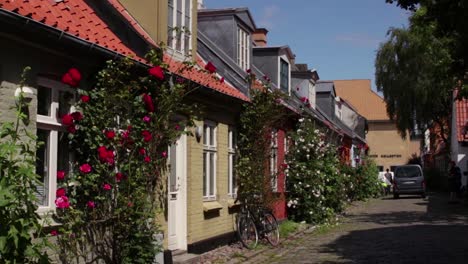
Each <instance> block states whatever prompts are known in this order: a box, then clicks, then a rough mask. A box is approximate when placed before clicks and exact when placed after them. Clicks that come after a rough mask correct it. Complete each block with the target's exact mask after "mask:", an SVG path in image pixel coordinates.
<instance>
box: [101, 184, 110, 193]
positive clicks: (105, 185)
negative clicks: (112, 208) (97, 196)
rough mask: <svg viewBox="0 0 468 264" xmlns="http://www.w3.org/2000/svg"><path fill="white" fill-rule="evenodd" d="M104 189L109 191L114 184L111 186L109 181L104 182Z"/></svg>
mask: <svg viewBox="0 0 468 264" xmlns="http://www.w3.org/2000/svg"><path fill="white" fill-rule="evenodd" d="M102 189H103V190H104V191H109V190H110V189H112V186H111V185H110V184H108V183H104V184H103V185H102Z"/></svg>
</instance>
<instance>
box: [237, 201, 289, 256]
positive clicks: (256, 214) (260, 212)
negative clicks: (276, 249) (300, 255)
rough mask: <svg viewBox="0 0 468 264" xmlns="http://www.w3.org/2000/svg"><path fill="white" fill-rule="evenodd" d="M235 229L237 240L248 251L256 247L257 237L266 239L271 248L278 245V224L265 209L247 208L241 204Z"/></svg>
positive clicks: (269, 211) (244, 204)
mask: <svg viewBox="0 0 468 264" xmlns="http://www.w3.org/2000/svg"><path fill="white" fill-rule="evenodd" d="M250 207H251V206H250ZM236 227H237V230H236V231H237V236H238V237H239V240H240V241H241V243H242V244H243V245H244V246H245V247H246V248H248V249H254V248H256V247H257V245H258V239H259V237H260V238H266V239H267V240H268V242H269V243H270V244H271V245H272V246H277V245H278V244H279V241H280V239H279V228H278V222H277V221H276V218H275V216H274V215H273V214H272V212H271V210H269V209H267V208H262V207H257V208H249V206H248V205H247V204H246V203H243V204H242V205H241V211H240V212H239V214H238V215H237V223H236Z"/></svg>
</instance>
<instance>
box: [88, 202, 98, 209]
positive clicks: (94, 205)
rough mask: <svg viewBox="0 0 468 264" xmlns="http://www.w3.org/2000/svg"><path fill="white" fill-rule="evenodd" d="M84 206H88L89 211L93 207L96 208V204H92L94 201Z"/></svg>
mask: <svg viewBox="0 0 468 264" xmlns="http://www.w3.org/2000/svg"><path fill="white" fill-rule="evenodd" d="M86 206H88V208H89V209H93V208H94V207H96V203H94V201H88V202H87V203H86Z"/></svg>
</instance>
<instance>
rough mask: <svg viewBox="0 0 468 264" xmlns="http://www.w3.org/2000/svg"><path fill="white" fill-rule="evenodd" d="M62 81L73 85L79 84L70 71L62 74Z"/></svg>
mask: <svg viewBox="0 0 468 264" xmlns="http://www.w3.org/2000/svg"><path fill="white" fill-rule="evenodd" d="M62 82H63V83H64V84H67V85H69V86H71V87H77V86H78V83H77V82H76V81H75V80H73V77H72V76H71V74H70V73H68V72H67V73H65V74H64V75H63V76H62Z"/></svg>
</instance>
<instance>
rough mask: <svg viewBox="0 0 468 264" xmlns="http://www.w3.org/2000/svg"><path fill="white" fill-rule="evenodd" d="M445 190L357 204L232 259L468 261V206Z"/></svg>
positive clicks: (445, 262) (271, 261)
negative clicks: (332, 219)
mask: <svg viewBox="0 0 468 264" xmlns="http://www.w3.org/2000/svg"><path fill="white" fill-rule="evenodd" d="M447 196H448V195H446V194H429V195H428V197H427V198H426V199H422V198H421V197H418V196H402V197H401V198H400V199H398V200H394V199H393V198H392V197H390V196H389V197H384V198H380V199H373V200H370V201H367V202H359V203H356V204H353V205H352V206H351V207H350V208H348V210H347V211H346V214H345V215H344V216H343V217H341V219H340V222H341V223H340V224H338V225H336V226H333V227H329V228H317V229H315V231H313V232H306V233H305V234H303V235H302V236H300V237H297V238H296V239H293V240H286V241H284V242H283V243H282V245H280V246H279V247H277V248H269V249H266V250H263V251H262V252H261V253H260V254H257V255H255V256H253V257H252V258H249V259H245V258H244V259H242V258H239V259H237V260H236V259H235V258H233V259H231V260H230V261H228V262H229V263H290V264H292V263H383V264H387V263H411V264H417V263H443V264H458V263H460V264H461V263H463V264H466V263H468V206H467V205H466V204H464V203H458V204H449V203H448V199H447Z"/></svg>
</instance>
